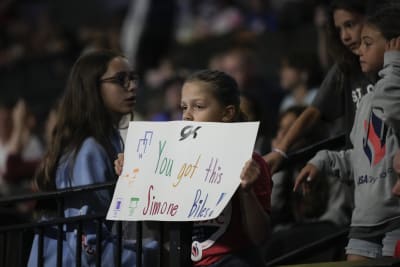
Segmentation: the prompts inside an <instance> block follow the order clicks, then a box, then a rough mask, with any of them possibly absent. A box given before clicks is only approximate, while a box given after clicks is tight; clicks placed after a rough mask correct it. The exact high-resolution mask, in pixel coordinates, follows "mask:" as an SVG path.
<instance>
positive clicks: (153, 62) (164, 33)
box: [121, 0, 176, 75]
mask: <svg viewBox="0 0 400 267" xmlns="http://www.w3.org/2000/svg"><path fill="white" fill-rule="evenodd" d="M175 15H176V4H175V1H174V0H131V3H130V6H129V9H128V12H127V14H126V17H125V20H124V22H123V24H122V29H121V47H122V51H123V53H124V54H125V55H126V56H127V58H128V59H129V60H130V62H132V63H133V64H134V66H135V69H136V70H137V71H138V72H139V74H140V75H142V74H143V73H144V72H145V71H146V70H148V69H150V68H154V67H156V66H157V65H158V64H159V63H160V60H161V59H162V58H164V57H165V56H166V54H167V53H168V51H169V49H170V46H171V44H172V40H173V30H174V27H173V26H174V22H175Z"/></svg>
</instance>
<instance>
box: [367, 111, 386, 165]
mask: <svg viewBox="0 0 400 267" xmlns="http://www.w3.org/2000/svg"><path fill="white" fill-rule="evenodd" d="M364 128H365V131H366V132H367V137H366V138H364V139H363V147H364V153H365V155H366V156H367V157H368V159H369V163H370V165H372V166H374V165H376V164H378V163H379V162H380V161H381V160H382V159H383V158H384V157H385V153H386V134H387V131H388V127H387V125H385V123H384V122H383V121H382V120H381V119H380V118H379V117H378V116H376V114H375V113H374V112H373V111H371V116H370V119H369V122H367V121H364Z"/></svg>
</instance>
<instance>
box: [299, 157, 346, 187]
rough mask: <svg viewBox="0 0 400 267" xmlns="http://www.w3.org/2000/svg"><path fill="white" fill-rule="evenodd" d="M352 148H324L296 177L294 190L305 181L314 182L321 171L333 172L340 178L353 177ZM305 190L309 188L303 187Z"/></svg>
mask: <svg viewBox="0 0 400 267" xmlns="http://www.w3.org/2000/svg"><path fill="white" fill-rule="evenodd" d="M351 152H352V150H350V149H349V150H345V151H329V150H322V151H320V152H318V153H317V154H316V155H315V157H314V158H312V159H311V160H310V161H309V162H308V163H307V165H306V166H305V167H304V168H303V169H302V170H301V172H300V173H299V175H298V176H297V177H296V181H295V184H294V189H293V190H294V191H296V190H297V189H298V187H299V185H300V184H303V183H304V182H305V181H307V182H312V181H313V180H314V179H317V178H318V176H319V174H320V172H322V173H324V174H332V175H333V176H336V177H338V178H340V179H351V178H352V177H353V168H352V164H351V161H350V156H351ZM303 190H307V189H306V188H303Z"/></svg>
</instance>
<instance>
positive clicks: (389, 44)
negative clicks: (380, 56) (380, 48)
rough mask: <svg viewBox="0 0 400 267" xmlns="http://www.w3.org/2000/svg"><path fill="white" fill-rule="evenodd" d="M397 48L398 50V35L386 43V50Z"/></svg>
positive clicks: (399, 39) (399, 41) (399, 47)
mask: <svg viewBox="0 0 400 267" xmlns="http://www.w3.org/2000/svg"><path fill="white" fill-rule="evenodd" d="M392 50H397V51H400V36H399V37H397V38H393V39H391V40H390V41H388V42H387V43H386V51H392Z"/></svg>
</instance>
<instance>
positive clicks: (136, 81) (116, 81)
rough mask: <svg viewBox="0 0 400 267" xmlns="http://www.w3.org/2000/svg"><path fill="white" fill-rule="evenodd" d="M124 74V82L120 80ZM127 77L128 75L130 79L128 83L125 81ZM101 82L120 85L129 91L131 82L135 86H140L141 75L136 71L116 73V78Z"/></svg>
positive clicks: (101, 80) (107, 78)
mask: <svg viewBox="0 0 400 267" xmlns="http://www.w3.org/2000/svg"><path fill="white" fill-rule="evenodd" d="M122 74H124V81H122V80H121V79H119V78H121V75H122ZM126 75H128V78H129V79H128V80H127V81H125V79H126ZM100 82H101V83H103V82H109V83H114V84H118V85H119V86H121V87H122V88H124V89H125V90H128V89H129V85H130V82H133V84H135V85H138V84H139V75H138V74H137V72H135V71H119V72H117V73H115V74H114V76H111V77H106V78H103V79H100Z"/></svg>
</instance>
